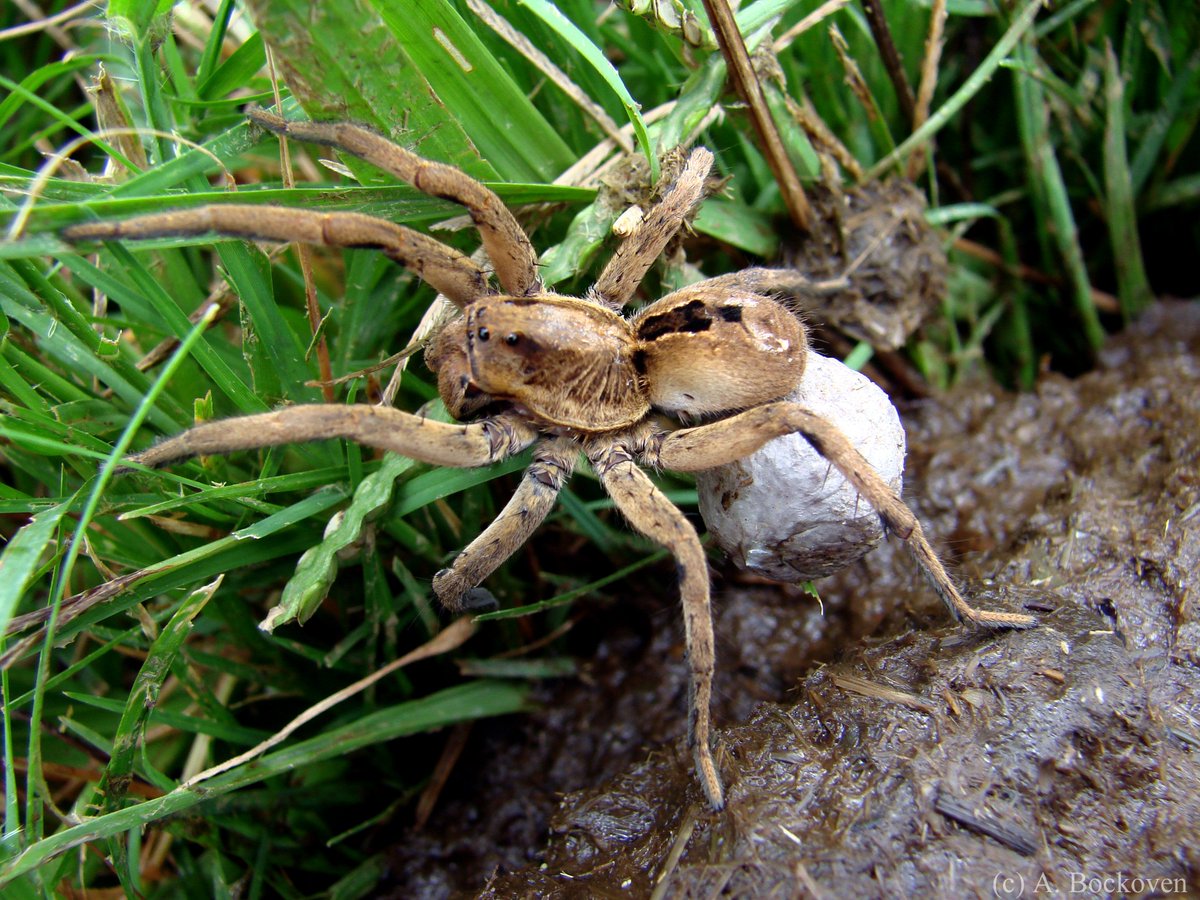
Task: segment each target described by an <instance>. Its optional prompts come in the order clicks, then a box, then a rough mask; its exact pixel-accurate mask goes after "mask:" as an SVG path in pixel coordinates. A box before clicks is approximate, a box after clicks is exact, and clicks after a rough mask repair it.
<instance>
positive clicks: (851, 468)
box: [643, 401, 1037, 628]
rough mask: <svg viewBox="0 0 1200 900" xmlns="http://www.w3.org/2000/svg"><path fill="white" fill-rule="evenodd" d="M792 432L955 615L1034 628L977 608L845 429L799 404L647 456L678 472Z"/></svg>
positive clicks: (722, 424) (743, 416)
mask: <svg viewBox="0 0 1200 900" xmlns="http://www.w3.org/2000/svg"><path fill="white" fill-rule="evenodd" d="M793 432H795V433H799V434H800V435H801V436H803V437H804V439H805V440H807V441H808V442H809V444H811V445H812V446H813V449H815V450H816V451H817V452H818V453H820V454H821V455H822V456H823V457H825V458H826V459H827V460H829V461H830V462H831V463H833V465H834V467H835V468H837V470H838V471H839V472H841V473H842V475H844V476H845V478H846V480H847V481H849V482H850V483H851V484H852V485H854V488H855V490H857V491H858V492H859V493H860V494H861V495H862V496H863V497H864V498H866V500H867V502H868V503H870V504H871V506H872V507H874V509H875V511H876V512H878V513H879V515H880V516H881V517H882V518H883V521H884V524H886V525H887V527H888V528H890V529H891V530H892V531H894V532H895V533H896V534H897V535H898V536H899V537H900V538H901V539H903V540H904V541H905V543H906V544H907V546H908V548H909V550H910V552H911V553H912V555H913V557H914V558H915V559H916V561H917V563H918V565H919V566H920V568H921V570H922V572H923V573H924V574H925V576H926V578H927V579H928V580H929V582H930V584H932V585H933V588H934V590H935V591H936V593H937V595H938V596H939V597H940V598H941V599H942V602H943V603H945V604H946V606H947V607H948V608H949V610H950V612H951V613H952V614H953V615H954V617H955V618H956V619H959V620H960V621H961V620H966V621H968V622H970V623H972V624H973V625H977V626H982V627H986V628H1029V627H1031V626H1033V625H1036V624H1037V620H1036V619H1035V618H1034V617H1033V616H1029V615H1024V614H1022V613H1004V612H992V611H989V610H978V609H975V608H974V607H973V606H971V605H970V604H969V603H967V601H966V600H964V599H963V597H962V595H961V594H960V593H959V592H958V588H956V587H955V586H954V582H953V581H952V580H951V579H950V575H949V574H948V573H947V572H946V569H945V567H944V566H943V565H942V563H941V561H940V560H939V559H938V557H937V554H936V553H934V552H933V548H932V547H930V546H929V542H928V541H927V540H926V539H925V534H924V532H923V531H922V529H921V524H920V522H918V521H917V518H916V516H914V515H913V513H912V510H910V509H909V508H908V507H907V506H906V505H905V504H904V501H903V500H901V499H900V497H899V496H898V495H897V494H896V492H895V491H893V490H892V489H891V487H890V486H888V484H887V482H886V481H884V480H883V478H882V477H880V475H879V473H878V472H876V471H875V469H874V468H873V467H872V466H871V464H870V463H869V462H867V460H866V459H865V458H864V457H863V455H862V454H861V453H859V452H858V450H856V449H855V447H854V445H853V444H852V443H851V442H850V439H849V438H847V437H846V435H845V434H844V433H843V432H842V431H841V429H839V428H838V427H837V426H835V425H834V424H833V423H832V422H829V421H828V420H826V419H823V418H821V417H820V416H818V415H816V414H814V413H812V412H810V411H809V410H807V409H805V408H804V407H803V406H801V405H800V404H798V403H790V402H787V401H780V402H777V403H768V404H765V405H763V406H758V407H755V408H754V409H750V410H747V411H746V412H743V413H739V414H738V415H736V416H733V417H731V418H728V419H723V420H721V421H719V422H712V423H710V424H707V425H700V426H697V427H695V428H685V429H682V430H680V431H675V432H671V433H669V434H662V435H660V436H659V437H658V438H657V439H655V440H652V441H650V442H649V443H648V445H647V449H646V450H645V451H644V453H643V458H644V459H645V461H646V462H647V463H648V464H650V465H654V466H662V467H663V468H666V469H673V470H675V471H678V472H696V471H699V470H701V469H710V468H712V467H713V466H720V465H725V464H726V463H730V462H733V461H735V460H738V459H744V458H745V457H747V456H749V455H750V454H751V453H753V452H754V451H756V450H757V449H758V448H759V447H761V446H762V445H763V444H765V443H766V442H767V441H769V440H771V439H773V438H777V437H782V436H783V435H785V434H791V433H793ZM655 445H657V446H655Z"/></svg>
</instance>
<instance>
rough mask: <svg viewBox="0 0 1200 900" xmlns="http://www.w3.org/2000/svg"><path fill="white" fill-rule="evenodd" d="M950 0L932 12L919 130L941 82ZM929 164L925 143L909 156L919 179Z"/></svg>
mask: <svg viewBox="0 0 1200 900" xmlns="http://www.w3.org/2000/svg"><path fill="white" fill-rule="evenodd" d="M946 15H947V13H946V0H933V9H931V10H930V14H929V34H927V35H926V37H925V58H924V59H923V60H922V61H921V83H920V84H919V85H918V86H917V106H916V110H915V111H914V113H913V119H912V128H913V131H916V130H917V129H918V128H920V127H921V126H922V125H924V124H925V120H926V119H928V118H929V106H930V104H931V103H932V102H933V89H934V88H935V87H936V86H937V73H938V63H939V62H941V59H942V45H943V43H944V42H945V35H946ZM924 165H925V147H920V148H918V149H917V150H915V151H914V152H913V155H912V156H910V157H909V158H908V168H907V170H906V174H907V175H908V180H909V181H915V180H916V178H917V175H918V174H919V173H920V171H921V168H922V167H923V166H924Z"/></svg>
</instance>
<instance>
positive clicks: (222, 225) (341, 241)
mask: <svg viewBox="0 0 1200 900" xmlns="http://www.w3.org/2000/svg"><path fill="white" fill-rule="evenodd" d="M209 233H217V234H223V235H229V236H231V237H242V238H248V239H250V240H256V241H301V242H303V243H306V244H324V245H326V246H329V247H371V248H375V249H379V250H382V251H383V252H384V253H385V254H387V255H388V256H389V257H390V258H391V259H394V260H396V262H398V263H400V264H401V265H403V266H406V267H407V268H409V269H410V270H412V272H413V273H414V274H416V275H417V276H418V277H420V278H421V279H422V280H423V281H425V282H426V283H427V284H429V285H430V286H431V287H433V288H434V289H435V290H437V291H438V292H440V293H442V294H445V295H446V296H447V297H448V298H449V299H450V300H451V301H453V302H454V303H455V304H456V305H458V306H459V307H463V306H465V305H466V304H468V303H470V302H471V301H472V300H475V299H478V298H479V297H482V296H483V295H485V294H487V293H488V283H487V273H486V272H484V270H483V269H481V268H480V267H479V266H478V265H476V264H475V263H474V262H472V261H471V259H470V257H468V256H465V255H463V254H462V253H459V252H458V251H457V250H455V249H453V248H452V247H447V246H446V245H445V244H443V243H441V242H440V241H437V240H435V239H433V238H431V237H429V236H428V235H425V234H421V232H419V231H413V230H412V229H411V228H405V227H404V226H403V225H396V224H394V223H392V222H388V221H387V220H386V219H377V218H375V217H374V216H366V215H363V214H362V213H351V212H330V213H322V212H316V211H314V210H306V209H292V208H283V207H273V206H247V205H241V204H222V205H220V206H202V207H199V208H197V209H185V210H176V211H174V212H164V213H151V214H149V215H145V216H136V217H135V218H132V219H125V220H123V221H116V222H85V223H83V224H80V225H72V226H70V227H68V228H64V229H63V237H65V238H66V239H67V240H69V241H85V240H97V241H107V240H113V239H117V238H133V239H140V238H152V237H174V236H191V235H202V234H209Z"/></svg>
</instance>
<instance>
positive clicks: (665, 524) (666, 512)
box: [585, 440, 725, 809]
mask: <svg viewBox="0 0 1200 900" xmlns="http://www.w3.org/2000/svg"><path fill="white" fill-rule="evenodd" d="M585 450H586V452H587V455H588V458H589V459H590V460H591V462H592V468H593V469H595V471H596V475H597V477H599V479H600V483H601V484H603V485H604V489H605V490H606V491H607V492H608V495H609V496H610V497H612V500H613V503H614V504H615V505H616V507H617V509H619V510H620V511H621V514H622V515H624V516H625V518H626V519H627V520H628V521H629V524H630V525H632V526H633V527H634V529H635V530H637V531H640V532H641V533H642V534H644V535H645V536H646V537H648V538H650V539H651V540H652V541H654V542H656V543H658V544H660V545H661V546H663V547H666V548H667V549H668V550H669V551H671V555H672V556H674V557H675V561H676V564H677V565H678V567H679V599H680V603H681V605H682V606H683V629H684V640H685V642H686V644H687V654H688V670H689V678H688V745H689V746H690V747H691V750H692V759H693V761H694V763H695V767H696V775H697V777H698V778H699V779H700V786H701V787H702V788H703V789H704V793H705V795H706V796H707V797H708V802H709V804H710V805H711V806H712V808H713V809H721V808H722V807H724V806H725V792H724V789H723V788H722V787H721V776H720V775H719V774H718V772H717V764H716V762H715V761H714V759H713V754H712V747H711V746H710V745H709V744H710V740H711V737H710V735H711V729H712V724H711V723H712V712H711V709H710V708H711V706H712V685H713V669H714V667H715V662H716V650H715V648H714V643H713V626H712V612H711V610H710V608H709V586H708V560H707V559H706V558H705V556H704V548H703V547H702V546H701V545H700V538H699V536H697V534H696V529H695V528H693V527H692V525H691V523H690V522H688V520H687V518H686V517H685V516H684V514H683V513H682V512H680V510H679V508H678V507H676V506H675V504H673V503H672V502H671V501H670V500H668V499H667V497H666V496H665V495H664V494H663V493H662V491H660V490H659V489H658V488H657V487H655V486H654V482H653V481H651V480H650V477H649V476H648V475H647V474H646V473H645V472H643V471H642V470H641V469H640V468H638V466H637V464H636V463H635V462H634V457H633V452H632V450H631V449H630V447H629V446H628V442H618V443H617V444H615V445H614V444H611V443H604V442H602V441H600V440H592V441H590V442H589V443H588V444H587V446H586V447H585Z"/></svg>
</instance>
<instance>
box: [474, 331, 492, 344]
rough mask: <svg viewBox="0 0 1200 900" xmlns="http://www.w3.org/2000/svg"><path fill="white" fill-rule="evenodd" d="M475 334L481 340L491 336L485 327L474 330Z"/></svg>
mask: <svg viewBox="0 0 1200 900" xmlns="http://www.w3.org/2000/svg"><path fill="white" fill-rule="evenodd" d="M476 334H477V335H479V339H480V340H481V341H486V340H487V339H488V338H490V337H491V336H492V333H491V332H490V331H488V330H487V329H486V328H480V329H479V331H477V332H476Z"/></svg>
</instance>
